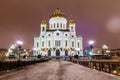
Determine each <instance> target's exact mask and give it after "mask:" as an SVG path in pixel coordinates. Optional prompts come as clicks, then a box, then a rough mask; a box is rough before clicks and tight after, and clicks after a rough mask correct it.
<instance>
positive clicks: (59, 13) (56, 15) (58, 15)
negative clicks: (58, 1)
mask: <svg viewBox="0 0 120 80" xmlns="http://www.w3.org/2000/svg"><path fill="white" fill-rule="evenodd" d="M53 17H62V18H66V17H65V15H64V13H63V12H61V10H60V9H59V8H57V10H55V12H54V13H53V14H52V15H51V16H50V18H53Z"/></svg>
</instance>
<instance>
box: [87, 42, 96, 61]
mask: <svg viewBox="0 0 120 80" xmlns="http://www.w3.org/2000/svg"><path fill="white" fill-rule="evenodd" d="M94 43H95V42H94V41H93V40H90V41H89V42H88V44H89V49H88V55H89V56H90V58H91V59H92V55H93V51H92V49H93V44H94Z"/></svg>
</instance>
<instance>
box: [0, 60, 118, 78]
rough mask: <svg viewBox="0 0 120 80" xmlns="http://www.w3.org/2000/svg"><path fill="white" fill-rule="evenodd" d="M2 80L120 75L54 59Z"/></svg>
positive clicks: (112, 76)
mask: <svg viewBox="0 0 120 80" xmlns="http://www.w3.org/2000/svg"><path fill="white" fill-rule="evenodd" d="M0 80H120V77H119V76H115V75H112V74H108V73H104V72H99V71H97V70H94V69H89V68H86V67H83V66H81V65H78V64H74V63H70V62H66V61H55V60H54V61H49V62H44V63H39V64H36V65H31V66H27V67H26V68H24V69H22V70H18V71H14V72H12V73H9V74H6V75H0Z"/></svg>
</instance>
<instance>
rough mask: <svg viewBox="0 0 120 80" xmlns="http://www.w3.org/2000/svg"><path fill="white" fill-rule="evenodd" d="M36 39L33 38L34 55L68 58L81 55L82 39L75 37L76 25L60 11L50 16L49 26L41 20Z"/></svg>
mask: <svg viewBox="0 0 120 80" xmlns="http://www.w3.org/2000/svg"><path fill="white" fill-rule="evenodd" d="M40 27H41V30H40V35H39V36H38V37H34V48H35V51H34V55H36V56H37V55H42V56H45V55H46V56H63V55H65V56H69V55H75V54H78V55H81V56H82V55H83V51H82V46H83V45H82V44H83V42H82V37H81V36H80V35H79V36H76V30H75V28H76V23H75V21H74V20H70V21H69V23H67V19H66V17H65V15H64V13H63V12H61V10H60V9H57V10H55V12H54V13H53V14H52V15H51V16H50V19H49V24H48V23H47V22H46V21H45V20H42V22H41V24H40Z"/></svg>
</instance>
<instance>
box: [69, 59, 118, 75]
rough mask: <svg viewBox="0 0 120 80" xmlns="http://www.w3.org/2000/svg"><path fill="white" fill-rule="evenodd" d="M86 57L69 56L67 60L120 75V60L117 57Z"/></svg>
mask: <svg viewBox="0 0 120 80" xmlns="http://www.w3.org/2000/svg"><path fill="white" fill-rule="evenodd" d="M84 58H85V57H83V58H81V57H79V58H78V59H76V58H74V57H68V58H67V60H68V61H70V62H73V63H77V64H80V65H82V66H85V67H88V68H91V69H96V70H99V71H103V72H107V73H111V74H116V75H120V60H115V59H102V60H96V59H90V58H88V59H87V58H86V59H84Z"/></svg>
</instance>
